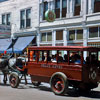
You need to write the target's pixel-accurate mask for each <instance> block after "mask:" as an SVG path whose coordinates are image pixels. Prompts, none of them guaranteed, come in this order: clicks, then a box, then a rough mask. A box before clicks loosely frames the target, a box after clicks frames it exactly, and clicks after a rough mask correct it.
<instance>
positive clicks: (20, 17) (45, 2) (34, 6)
mask: <svg viewBox="0 0 100 100" xmlns="http://www.w3.org/2000/svg"><path fill="white" fill-rule="evenodd" d="M99 5H100V0H7V1H5V2H1V3H0V24H3V25H8V26H11V34H13V35H14V37H20V36H35V37H36V41H35V42H36V44H37V45H38V46H44V45H45V46H59V45H62V46H66V45H83V46H100V6H99ZM47 10H52V11H54V12H55V14H56V19H55V21H53V22H47V21H46V20H45V12H46V11H47Z"/></svg>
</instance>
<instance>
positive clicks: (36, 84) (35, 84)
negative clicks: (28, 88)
mask: <svg viewBox="0 0 100 100" xmlns="http://www.w3.org/2000/svg"><path fill="white" fill-rule="evenodd" d="M32 84H33V85H34V86H39V85H40V84H41V82H38V81H32Z"/></svg>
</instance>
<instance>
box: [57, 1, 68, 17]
mask: <svg viewBox="0 0 100 100" xmlns="http://www.w3.org/2000/svg"><path fill="white" fill-rule="evenodd" d="M60 12H61V13H60ZM66 13H67V0H55V14H56V18H60V16H61V17H66Z"/></svg>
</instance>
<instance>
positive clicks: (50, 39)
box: [47, 32, 52, 41]
mask: <svg viewBox="0 0 100 100" xmlns="http://www.w3.org/2000/svg"><path fill="white" fill-rule="evenodd" d="M47 41H52V32H49V33H47Z"/></svg>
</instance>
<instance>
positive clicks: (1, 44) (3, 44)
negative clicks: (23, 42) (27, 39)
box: [0, 38, 12, 53]
mask: <svg viewBox="0 0 100 100" xmlns="http://www.w3.org/2000/svg"><path fill="white" fill-rule="evenodd" d="M11 42H12V41H11V39H10V38H9V39H0V53H4V51H6V50H7V49H8V48H9V46H10V45H11Z"/></svg>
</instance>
